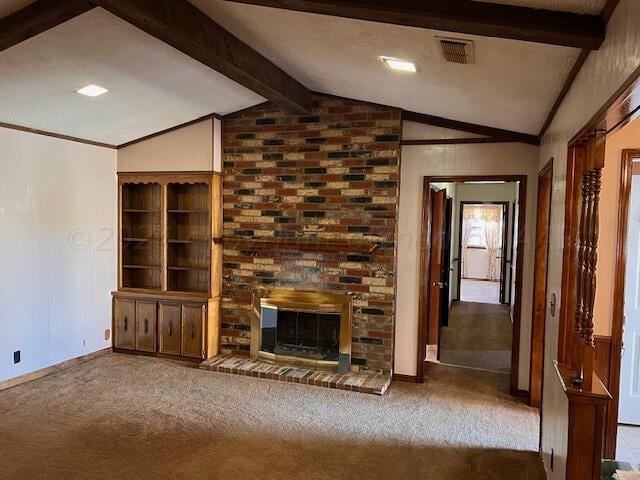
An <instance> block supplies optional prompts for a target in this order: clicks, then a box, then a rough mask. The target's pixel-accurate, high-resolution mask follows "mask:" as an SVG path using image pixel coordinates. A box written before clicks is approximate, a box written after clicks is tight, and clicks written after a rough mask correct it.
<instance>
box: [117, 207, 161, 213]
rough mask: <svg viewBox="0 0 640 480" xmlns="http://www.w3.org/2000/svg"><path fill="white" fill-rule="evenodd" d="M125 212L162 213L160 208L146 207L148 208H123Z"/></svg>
mask: <svg viewBox="0 0 640 480" xmlns="http://www.w3.org/2000/svg"><path fill="white" fill-rule="evenodd" d="M122 211H123V212H124V213H160V210H159V209H155V208H154V209H146V208H123V209H122Z"/></svg>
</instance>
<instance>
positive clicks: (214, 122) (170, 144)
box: [118, 119, 222, 172]
mask: <svg viewBox="0 0 640 480" xmlns="http://www.w3.org/2000/svg"><path fill="white" fill-rule="evenodd" d="M221 137H222V130H221V126H220V120H218V119H208V120H203V121H202V122H198V123H195V124H193V125H189V126H187V127H183V128H180V129H178V130H174V131H172V132H168V133H166V134H164V135H159V136H157V137H152V138H150V139H148V140H144V141H142V142H139V143H134V144H133V145H130V146H128V147H125V148H121V149H119V150H118V172H179V171H202V172H211V171H217V172H219V171H221V168H222V161H221V158H222V155H221V147H220V145H221V142H222V138H221Z"/></svg>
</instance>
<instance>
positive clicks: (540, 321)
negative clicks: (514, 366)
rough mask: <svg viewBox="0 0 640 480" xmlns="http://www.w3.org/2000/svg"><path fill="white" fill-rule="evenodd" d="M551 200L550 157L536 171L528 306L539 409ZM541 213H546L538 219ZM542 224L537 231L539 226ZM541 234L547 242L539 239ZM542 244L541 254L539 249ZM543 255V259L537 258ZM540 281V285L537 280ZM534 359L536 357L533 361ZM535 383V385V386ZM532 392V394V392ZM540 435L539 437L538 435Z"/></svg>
mask: <svg viewBox="0 0 640 480" xmlns="http://www.w3.org/2000/svg"><path fill="white" fill-rule="evenodd" d="M547 175H549V178H550V180H549V186H548V188H549V192H548V196H549V197H548V200H546V201H548V207H547V208H546V210H544V211H543V210H541V209H540V207H541V202H542V201H543V199H542V198H541V194H542V190H541V188H540V186H541V183H542V181H543V179H544V178H545V177H546V176H547ZM552 202H553V158H552V159H551V160H549V162H547V164H546V165H545V166H544V167H542V169H541V170H540V172H538V205H537V212H536V236H535V242H536V243H535V265H534V272H533V305H532V308H531V313H532V318H531V360H530V363H529V405H531V406H532V407H536V408H540V407H541V406H542V390H543V385H544V382H543V378H544V377H543V375H544V336H545V319H546V306H547V290H548V283H547V282H548V274H549V247H550V242H549V240H550V228H551V204H552ZM541 215H545V217H544V218H541ZM541 225H542V226H543V229H542V230H540V229H539V227H540V226H541ZM541 235H543V236H544V237H546V241H545V242H543V243H540V242H539V237H540V236H541ZM542 247H544V250H545V251H544V253H543V252H542ZM542 255H544V258H538V257H539V256H542ZM539 280H542V283H541V284H539V283H538V281H539ZM534 358H535V359H536V360H534ZM534 386H535V388H534ZM534 392H535V393H534ZM541 438H542V437H541Z"/></svg>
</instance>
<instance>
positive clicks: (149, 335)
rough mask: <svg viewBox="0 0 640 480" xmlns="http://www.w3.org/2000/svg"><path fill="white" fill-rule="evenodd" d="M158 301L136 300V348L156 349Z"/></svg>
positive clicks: (152, 350) (145, 350) (149, 350)
mask: <svg viewBox="0 0 640 480" xmlns="http://www.w3.org/2000/svg"><path fill="white" fill-rule="evenodd" d="M156 310H157V306H156V302H155V300H136V350H138V351H140V352H155V351H156Z"/></svg>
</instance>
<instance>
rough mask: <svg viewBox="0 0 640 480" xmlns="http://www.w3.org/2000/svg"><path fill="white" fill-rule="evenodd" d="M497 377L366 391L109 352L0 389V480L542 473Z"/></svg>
mask: <svg viewBox="0 0 640 480" xmlns="http://www.w3.org/2000/svg"><path fill="white" fill-rule="evenodd" d="M503 377H504V376H502V375H495V374H488V373H482V372H472V371H466V370H464V369H456V368H451V367H444V366H440V365H434V366H430V367H429V368H428V372H427V379H426V382H425V383H424V384H423V385H417V384H409V383H398V382H396V383H394V384H393V385H392V387H391V389H390V390H389V392H388V393H387V394H386V395H385V396H384V397H378V396H374V395H366V394H359V393H353V392H345V391H337V390H333V389H327V388H321V387H311V386H306V385H297V384H289V383H284V382H277V381H269V380H264V379H257V378H249V377H242V376H236V375H227V374H222V373H215V372H207V371H203V370H198V369H196V368H193V367H192V366H187V365H186V364H183V363H179V362H172V361H168V360H161V359H154V358H148V357H141V356H130V355H119V354H112V355H107V356H105V357H102V358H99V359H97V360H93V361H90V362H88V363H86V364H83V365H80V366H77V367H74V368H71V369H68V370H66V371H64V372H61V373H59V374H56V375H54V376H50V377H46V378H43V379H40V380H37V381H34V382H31V383H27V384H23V385H21V386H18V387H15V388H12V389H9V390H5V391H3V392H0V415H1V416H2V421H1V422H0V478H2V479H12V480H20V479H47V480H53V479H56V480H57V479H65V480H69V479H73V480H85V479H167V480H168V479H172V480H175V479H189V480H199V479H203V480H204V479H207V480H215V479H221V480H223V479H225V480H226V479H234V480H243V479H259V480H262V479H264V480H276V479H277V480H280V479H282V480H284V479H296V480H307V479H308V480H312V479H313V480H324V479H327V480H329V479H331V480H335V479H349V480H360V479H362V480H364V479H366V480H376V479H394V480H395V479H438V480H442V479H474V480H489V479H509V480H517V479H522V480H542V479H543V478H544V474H543V471H542V467H541V463H540V461H539V459H538V457H537V455H536V454H535V453H532V451H533V450H535V449H536V448H537V444H538V438H537V432H538V415H537V412H536V410H534V409H531V408H529V407H527V406H525V405H524V404H522V403H520V402H519V401H518V400H516V399H513V398H511V397H508V396H507V395H506V394H503V393H501V392H502V391H503V388H504V384H503V382H505V381H506V380H505V379H504V378H503Z"/></svg>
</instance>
